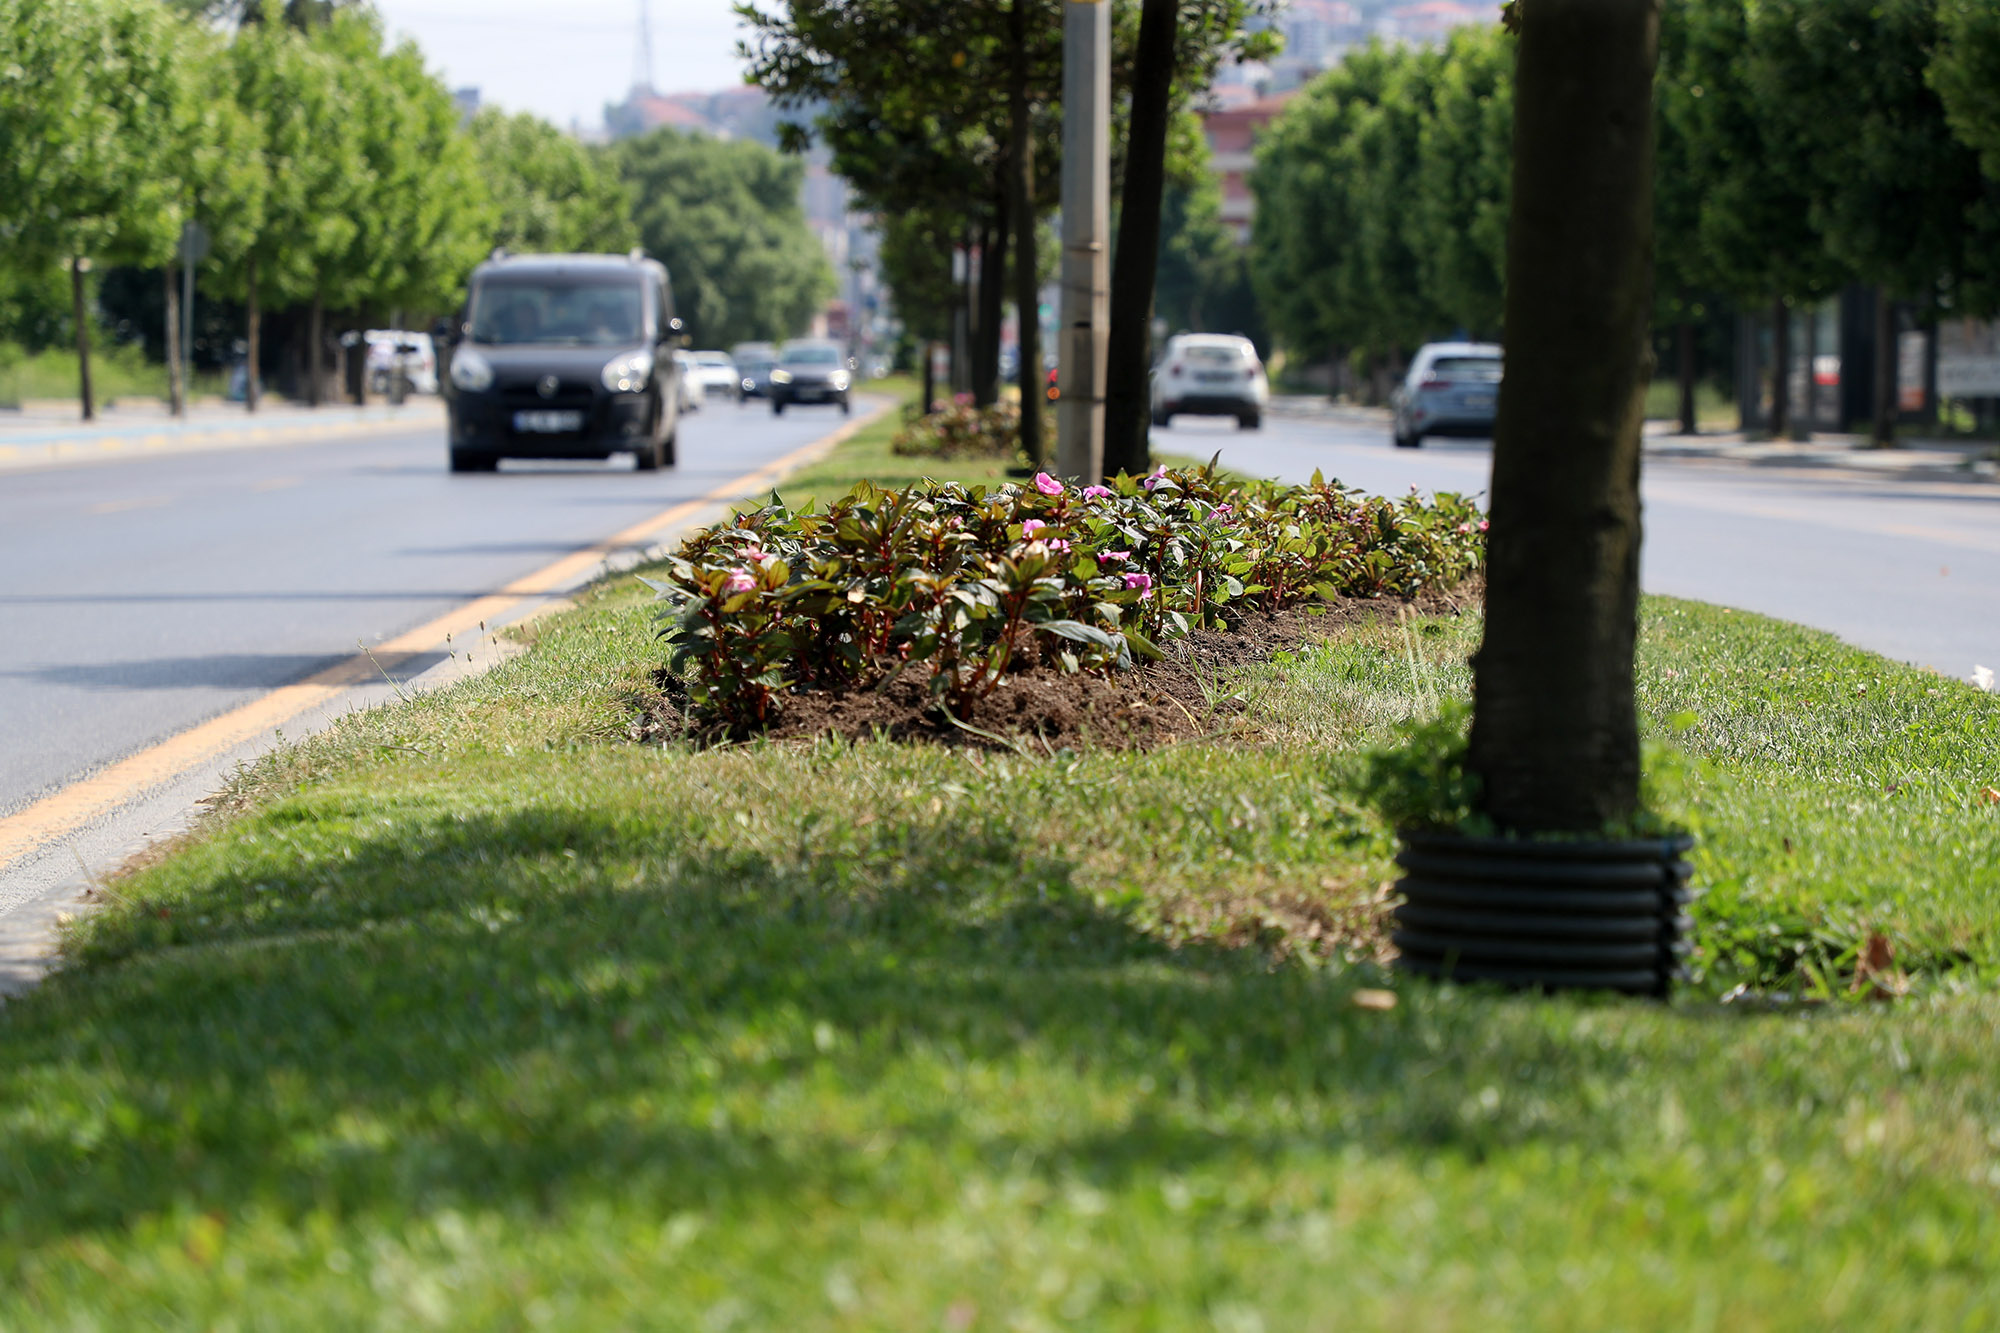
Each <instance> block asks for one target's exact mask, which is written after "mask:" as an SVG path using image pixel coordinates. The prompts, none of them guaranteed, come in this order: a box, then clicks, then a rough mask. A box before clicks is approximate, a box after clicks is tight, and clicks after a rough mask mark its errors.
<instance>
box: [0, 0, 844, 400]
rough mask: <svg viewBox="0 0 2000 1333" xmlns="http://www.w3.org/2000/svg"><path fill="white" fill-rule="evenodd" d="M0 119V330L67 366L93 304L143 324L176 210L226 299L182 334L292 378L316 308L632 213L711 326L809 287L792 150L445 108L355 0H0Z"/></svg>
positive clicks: (787, 314)
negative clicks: (609, 145)
mask: <svg viewBox="0 0 2000 1333" xmlns="http://www.w3.org/2000/svg"><path fill="white" fill-rule="evenodd" d="M0 144H4V145H6V151H5V152H4V153H0V352H4V350H5V348H6V346H7V345H14V346H18V347H20V348H25V349H29V350H42V349H46V348H49V347H52V346H55V345H58V344H60V343H63V342H74V343H75V344H76V345H77V347H78V352H79V365H80V369H83V370H84V374H86V375H87V364H88V363H87V354H88V349H89V341H90V337H91V335H92V332H93V330H99V329H109V330H111V331H113V332H115V333H117V334H118V335H119V336H121V337H130V338H134V339H136V338H139V337H141V336H144V337H145V339H146V342H147V344H148V348H149V350H153V349H159V348H161V347H162V346H163V343H164V339H162V338H161V337H159V336H158V334H159V329H158V327H157V326H158V325H160V324H161V323H162V321H163V318H164V313H165V308H166V305H167V302H166V301H165V300H164V299H163V288H164V286H165V284H164V282H163V277H164V275H163V273H162V270H163V269H164V268H166V267H167V266H168V265H170V264H173V263H174V262H176V261H175V254H176V243H177V241H178V238H179V237H180V234H181V230H182V225H183V223H185V222H190V221H192V222H196V223H198V224H200V226H201V227H202V228H203V229H204V231H205V232H206V233H207V237H208V245H207V249H206V253H205V256H204V257H203V259H202V261H201V266H200V270H199V277H200V288H199V292H198V297H199V300H200V302H201V305H200V313H201V315H202V317H203V319H202V322H203V323H204V325H208V324H209V323H210V321H212V319H213V318H214V316H215V314H216V312H217V311H218V310H219V309H222V308H225V307H226V308H228V309H231V310H234V311H237V312H239V313H238V314H237V315H235V316H234V317H235V318H238V319H239V320H240V336H232V337H231V338H223V339H217V338H216V337H215V335H214V334H213V332H212V331H211V332H210V333H208V334H207V335H206V336H205V337H204V344H205V345H206V346H207V347H208V348H209V349H210V350H211V352H213V351H216V350H217V344H218V342H220V343H222V344H224V345H226V344H227V343H228V342H230V341H239V342H240V343H241V344H243V345H244V347H245V348H247V353H246V355H247V360H248V361H249V363H250V365H251V366H252V367H253V368H257V369H260V370H261V369H266V368H272V367H276V368H281V369H284V370H285V371H286V373H287V374H288V376H290V377H291V379H292V382H294V383H298V384H302V385H303V388H304V391H305V393H306V394H307V396H308V397H309V398H310V397H315V396H316V395H317V394H318V392H319V391H320V387H321V385H322V383H323V381H324V378H325V376H326V374H327V372H328V371H329V370H330V369H331V368H332V366H333V364H334V363H333V360H332V358H333V357H334V355H335V339H334V336H333V327H332V325H333V321H335V320H338V321H339V325H338V327H341V328H345V327H353V326H355V325H361V324H369V323H383V322H387V321H388V320H390V319H391V318H392V317H395V316H398V315H400V316H401V318H402V320H403V322H404V323H405V324H407V325H418V324H419V323H420V321H422V320H423V319H425V318H426V317H427V316H428V315H431V314H437V313H442V312H444V311H446V310H448V309H450V308H451V307H452V306H454V305H456V304H457V303H458V302H459V301H460V300H461V299H462V296H463V289H464V284H465V279H466V277H467V275H468V274H469V273H470V271H471V269H472V267H473V265H474V264H476V263H477V262H478V261H479V260H480V259H481V258H482V257H483V256H484V255H485V253H486V252H487V251H488V250H489V249H490V248H491V247H493V246H494V245H496V244H500V245H507V246H510V247H513V248H516V249H523V250H568V251H586V252H588V251H599V252H603V251H613V252H615V251H623V250H626V249H629V248H630V247H631V246H632V245H633V244H634V243H635V242H636V241H637V240H638V239H639V237H640V236H641V235H642V234H643V235H644V236H646V237H647V238H648V239H650V240H651V241H652V243H653V245H654V248H655V250H656V251H657V252H658V253H660V255H661V257H663V258H665V259H667V260H668V262H669V263H670V264H672V265H673V266H674V270H675V278H676V280H677V282H678V283H679V284H680V286H681V289H682V291H683V293H684V295H683V300H684V302H686V303H687V304H688V305H689V306H690V307H691V308H692V309H693V310H695V311H699V312H701V317H702V318H703V319H704V321H705V323H706V324H707V326H708V328H709V329H710V330H711V332H712V334H713V335H714V336H715V337H717V338H718V339H719V338H722V337H726V336H733V334H732V331H734V330H754V331H755V332H757V333H759V334H767V335H773V336H776V335H782V334H785V333H791V332H794V331H796V330H797V329H798V328H799V327H801V326H802V325H803V324H805V322H806V321H807V320H808V319H809V318H810V316H811V315H812V313H813V312H814V309H815V308H816V307H817V305H818V303H819V302H820V301H821V300H822V299H823V298H824V296H825V295H826V293H827V291H828V290H829V288H830V280H829V277H828V275H827V272H826V265H825V261H824V259H823V258H822V257H821V255H820V251H819V247H818V245H817V244H816V243H815V241H814V240H813V238H812V235H811V233H810V231H809V230H808V229H807V227H806V225H805V222H804V219H803V218H802V217H801V216H800V211H799V205H798V189H799V173H798V170H797V168H796V166H795V165H791V164H786V163H784V162H782V161H781V160H780V159H779V158H778V157H777V156H776V155H775V154H772V153H770V152H768V151H766V150H763V149H759V148H755V147H753V146H748V145H729V146H726V147H725V146H723V145H714V144H705V143H693V142H679V141H676V142H675V143H674V144H673V145H668V144H667V143H666V142H665V141H664V140H660V141H653V142H650V143H648V144H644V145H636V146H631V147H629V148H628V149H626V150H623V151H621V152H619V153H617V154H613V153H612V152H610V151H608V150H602V149H592V148H588V147H585V146H584V145H582V144H579V143H577V142H576V141H574V140H573V139H571V138H570V137H568V136H567V135H565V134H563V133H562V132H560V131H559V130H557V129H556V128H555V127H553V126H551V125H548V124H545V123H543V122H541V121H539V120H536V119H535V118H533V117H531V116H508V115H503V114H501V113H499V112H497V111H489V112H486V113H484V114H483V115H481V116H479V117H477V118H476V119H475V120H474V121H473V122H472V123H471V124H470V125H466V124H463V123H461V117H460V114H459V110H458V108H457V106H456V105H455V103H454V102H453V100H452V98H451V95H450V93H449V92H448V91H447V90H446V89H445V87H444V85H443V84H442V83H441V82H440V81H439V79H438V78H437V77H436V75H435V74H434V73H433V72H432V71H430V70H429V69H427V68H426V67H425V65H424V62H423V57H422V55H421V53H420V52H419V51H418V50H417V48H416V47H415V46H413V45H411V44H409V43H407V42H404V43H399V44H397V43H390V42H388V41H387V40H386V39H385V36H384V31H383V25H382V20H381V18H380V17H379V15H378V14H377V13H376V12H375V11H374V9H373V7H372V6H370V5H368V4H366V3H362V2H361V0H0ZM683 171H685V172H686V173H687V174H686V176H685V178H684V179H683V178H682V177H680V176H678V175H677V174H676V173H679V172H683ZM628 174H629V176H630V180H629V182H628V179H627V175H628ZM635 187H636V188H637V190H638V192H639V193H640V194H641V196H642V199H641V201H640V202H641V203H642V204H643V206H644V208H643V216H641V213H640V212H637V211H635V204H634V200H633V197H632V191H633V189H634V188H635ZM642 224H643V225H642ZM687 228H698V229H703V230H704V234H703V235H701V236H699V237H691V236H690V235H689V234H688V232H687V230H686V229H687ZM114 268H115V269H117V270H119V271H120V272H121V278H120V280H119V281H117V282H115V283H112V284H110V285H109V286H105V285H104V284H103V283H102V282H101V279H102V277H103V275H104V274H105V273H106V272H107V271H110V270H112V269H114ZM141 275H144V276H141ZM114 307H115V308H114ZM271 312H276V315H277V317H276V318H275V321H274V323H273V325H272V327H274V328H275V330H276V332H277V334H278V341H280V342H281V343H282V344H283V346H282V347H281V348H272V347H269V346H267V345H266V344H267V341H268V340H267V339H266V337H265V328H266V320H267V316H268V315H270V314H271ZM141 323H142V324H143V328H140V327H135V325H136V324H141ZM741 336H749V334H748V333H743V334H742V335H741ZM280 353H282V355H280ZM314 367H317V369H318V373H317V374H314V373H309V372H310V371H311V369H312V368H314ZM301 375H303V378H302V379H301V378H300V376H301ZM258 378H259V377H258V376H256V375H253V376H252V377H251V383H250V390H251V393H252V394H253V395H254V394H255V393H256V391H257V386H258ZM79 387H80V388H81V387H82V385H80V386H79Z"/></svg>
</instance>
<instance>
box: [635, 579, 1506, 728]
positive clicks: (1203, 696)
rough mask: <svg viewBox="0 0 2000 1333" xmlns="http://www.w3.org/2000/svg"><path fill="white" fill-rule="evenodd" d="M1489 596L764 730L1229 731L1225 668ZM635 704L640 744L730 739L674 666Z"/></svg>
mask: <svg viewBox="0 0 2000 1333" xmlns="http://www.w3.org/2000/svg"><path fill="white" fill-rule="evenodd" d="M1484 592H1485V588H1484V586H1483V582H1482V581H1481V580H1478V579H1474V580H1473V581H1471V582H1469V583H1466V584H1463V585H1461V586H1459V587H1458V588H1455V589H1453V590H1452V591H1450V592H1447V593H1431V594H1427V595H1425V596H1423V597H1420V598H1418V599H1416V600H1415V601H1414V602H1405V601H1402V600H1400V599H1395V598H1382V599H1370V600H1364V599H1359V598H1343V599H1341V600H1339V601H1336V602H1329V603H1320V604H1319V606H1320V613H1319V614H1317V615H1308V614H1305V613H1303V612H1300V611H1279V612H1251V613H1248V614H1244V615H1242V616H1240V617H1233V618H1231V620H1230V627H1229V629H1228V630H1227V631H1220V630H1197V631H1196V632H1195V633H1193V634H1191V635H1189V636H1187V637H1186V638H1183V639H1173V640H1166V641H1163V642H1162V643H1161V644H1160V647H1161V649H1162V650H1163V651H1164V652H1165V653H1166V657H1165V659H1164V660H1162V661H1158V662H1147V663H1142V664H1141V665H1139V666H1138V667H1136V668H1134V669H1133V670H1130V671H1120V672H1112V673H1109V674H1095V673H1081V674H1077V675H1065V674H1063V673H1062V671H1060V670H1059V669H1057V668H1055V667H1053V666H1049V665H1043V664H1041V663H1039V662H1033V661H1032V660H1031V661H1030V662H1029V663H1028V664H1027V665H1025V667H1023V668H1022V669H1017V670H1013V671H1010V672H1009V673H1008V674H1007V675H1006V676H1005V677H1003V678H1002V679H1001V681H1000V684H999V685H998V686H996V687H995V688H994V690H993V693H992V694H990V695H988V696H987V697H986V698H984V699H982V700H980V701H979V702H978V703H977V704H976V705H975V706H974V708H973V712H972V716H971V717H970V718H969V719H965V720H964V721H962V722H954V721H953V720H952V719H950V718H948V717H947V716H945V714H944V712H943V710H942V709H940V708H938V707H937V706H936V704H935V703H934V702H933V700H932V699H931V696H930V694H929V692H928V690H927V689H926V688H925V682H924V681H923V680H921V679H912V678H904V679H899V680H895V681H892V682H891V683H890V684H889V686H888V687H887V688H886V689H867V690H856V691H851V692H834V691H828V690H805V691H800V692H797V693H794V694H790V695H787V696H786V697H785V704H784V711H783V713H782V714H781V715H780V716H779V718H778V720H777V722H776V723H775V724H774V725H772V726H771V727H769V728H768V729H767V730H766V731H765V732H764V733H763V734H764V735H767V736H770V737H773V738H800V739H803V738H809V737H813V736H822V735H827V734H834V735H839V736H844V737H847V738H849V739H854V740H861V739H867V738H870V737H874V736H885V737H888V738H890V739H892V740H899V741H910V740H923V741H936V742H939V743H942V744H945V745H956V746H967V747H971V748H975V749H988V750H1001V749H1006V750H1026V751H1028V752H1030V753H1034V754H1053V753H1055V752H1056V751H1057V750H1060V749H1062V748H1064V747H1065V746H1070V747H1074V746H1075V745H1077V744H1079V743H1081V742H1089V743H1092V744H1095V745H1098V746H1108V747H1110V748H1113V749H1146V748H1150V747H1152V746H1155V745H1161V744H1166V743H1170V742H1173V741H1181V740H1192V739H1198V738H1204V737H1208V736H1214V735H1221V734H1226V733H1228V732H1230V731H1231V730H1233V729H1235V727H1236V725H1237V723H1236V721H1235V716H1234V715H1235V714H1237V713H1240V712H1241V711H1242V708H1243V705H1242V703H1241V701H1240V700H1237V699H1235V698H1233V697H1232V698H1227V699H1220V700H1218V699H1216V698H1215V696H1216V694H1217V688H1216V687H1217V683H1218V680H1219V678H1220V677H1222V676H1224V675H1226V674H1227V673H1230V672H1233V671H1235V670H1239V669H1241V668H1243V667H1248V666H1253V665H1255V664H1256V663H1259V662H1263V661H1267V660H1269V659H1270V658H1271V657H1272V656H1273V655H1274V654H1276V653H1279V652H1284V651H1286V650H1288V649H1293V648H1297V647H1298V646H1299V645H1301V644H1304V643H1308V642H1310V641H1312V640H1315V639H1322V638H1327V637H1330V636H1331V635H1332V634H1334V633H1335V632H1336V631H1338V630H1340V629H1342V628H1344V627H1346V626H1350V625H1355V624H1362V623H1366V622H1368V621H1371V620H1384V619H1393V618H1394V617H1395V615H1396V614H1397V612H1398V611H1400V610H1402V609H1404V608H1405V607H1408V608H1410V609H1413V610H1416V611H1419V612H1424V613H1427V614H1447V615H1457V614H1460V613H1461V612H1463V611H1465V610H1467V609H1470V608H1472V607H1476V606H1478V605H1479V604H1480V601H1481V599H1482V597H1483V595H1484ZM633 702H634V703H635V704H637V705H638V709H639V716H638V718H637V719H636V720H635V721H634V722H633V723H632V725H631V726H630V727H629V728H628V729H627V733H626V734H627V735H628V736H629V737H630V738H631V739H632V740H635V741H640V742H646V741H655V742H657V741H661V740H666V739H669V738H680V737H691V738H693V739H696V740H706V741H719V740H723V739H725V738H726V737H725V736H724V735H722V734H721V733H719V732H718V731H716V729H714V728H713V727H712V726H707V725H705V724H704V720H703V719H702V718H700V717H699V716H697V715H695V714H694V713H693V711H692V709H691V705H690V701H689V699H688V697H687V694H686V691H685V690H684V689H683V688H682V686H681V683H680V681H679V680H678V679H676V678H675V677H673V676H671V675H669V674H668V673H667V672H665V671H657V672H655V673H653V677H652V682H651V688H649V689H648V690H646V691H645V692H644V693H643V694H642V695H641V696H640V697H639V698H636V699H635V700H634V701H633Z"/></svg>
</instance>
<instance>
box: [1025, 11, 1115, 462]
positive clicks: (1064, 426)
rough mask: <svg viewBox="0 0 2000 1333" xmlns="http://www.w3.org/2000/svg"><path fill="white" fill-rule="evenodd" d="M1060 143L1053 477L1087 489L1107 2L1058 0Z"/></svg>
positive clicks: (1095, 397)
mask: <svg viewBox="0 0 2000 1333" xmlns="http://www.w3.org/2000/svg"><path fill="white" fill-rule="evenodd" d="M1062 142H1063V162H1062V220H1063V222H1062V225H1063V258H1062V328H1061V329H1060V330H1059V331H1058V333H1057V334H1056V346H1057V347H1058V348H1059V349H1060V355H1061V357H1062V370H1061V374H1060V387H1061V389H1062V397H1061V398H1060V399H1058V400H1057V403H1056V470H1057V471H1058V472H1060V473H1061V474H1062V475H1063V476H1065V477H1070V478H1075V479H1079V480H1082V481H1085V482H1095V481H1096V480H1097V479H1098V478H1099V477H1101V476H1103V475H1104V363H1105V354H1106V352H1107V351H1108V350H1109V348H1110V332H1111V253H1110V239H1111V5H1110V3H1109V0H1064V4H1063V139H1062ZM1023 387H1024V390H1025V387H1026V386H1025V383H1024V385H1023Z"/></svg>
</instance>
